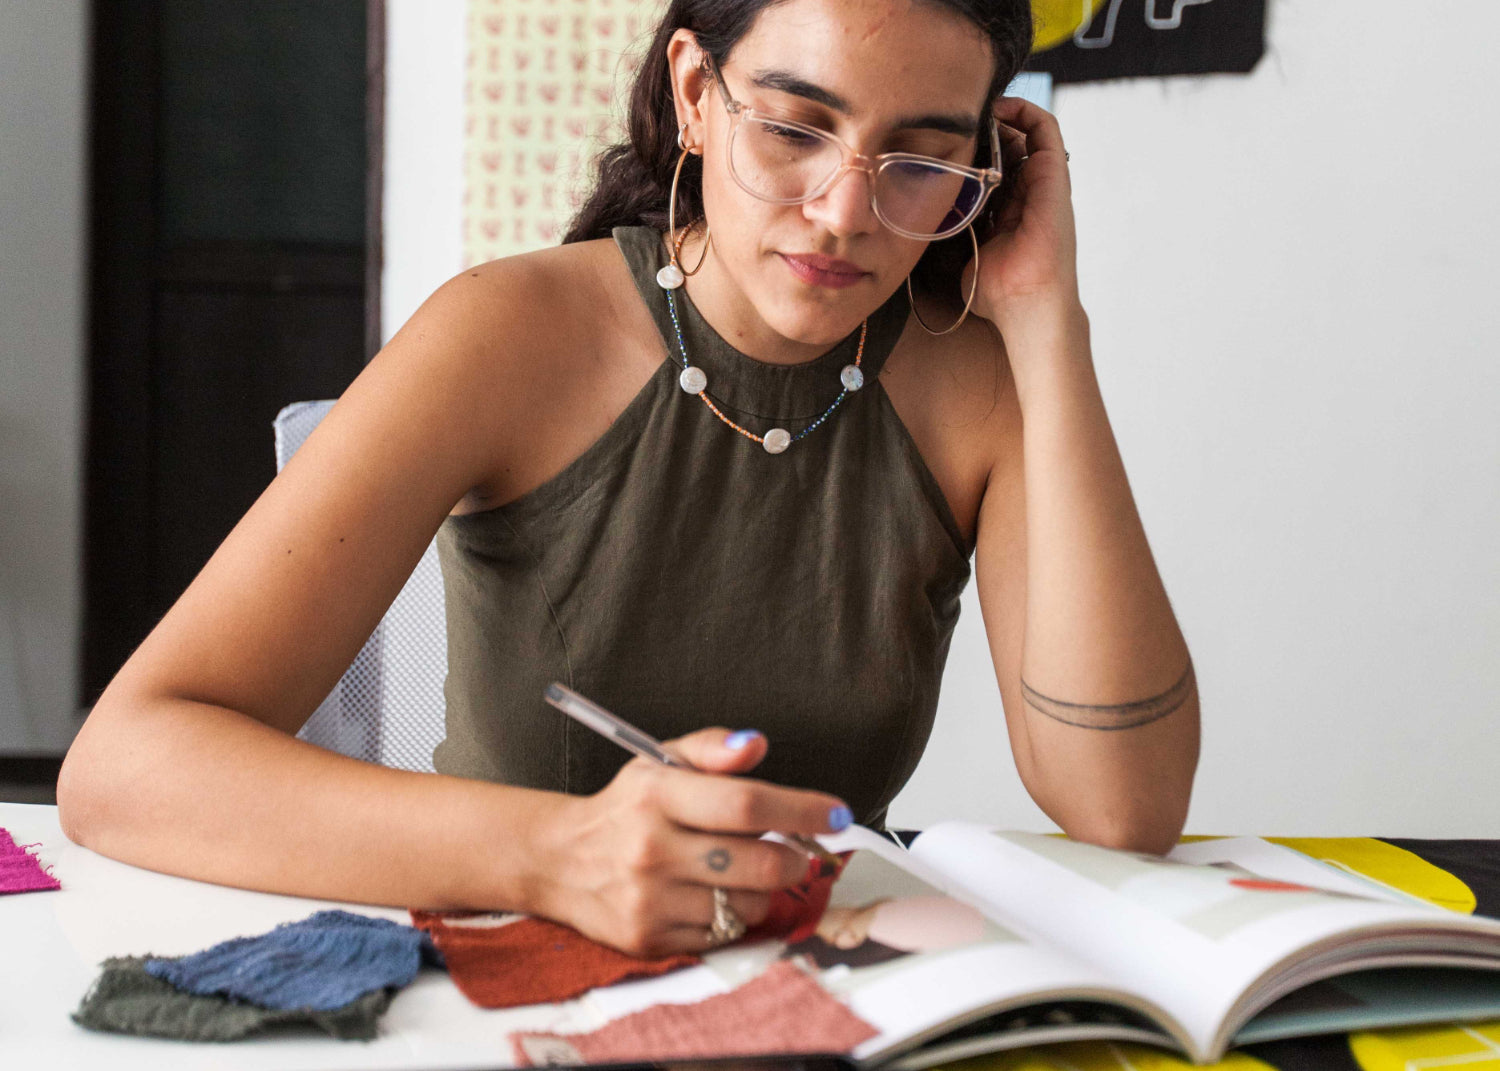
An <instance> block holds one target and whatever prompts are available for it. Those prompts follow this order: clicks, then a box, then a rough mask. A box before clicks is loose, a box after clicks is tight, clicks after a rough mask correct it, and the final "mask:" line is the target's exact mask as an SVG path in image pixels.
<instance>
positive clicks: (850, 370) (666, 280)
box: [656, 232, 870, 454]
mask: <svg viewBox="0 0 1500 1071" xmlns="http://www.w3.org/2000/svg"><path fill="white" fill-rule="evenodd" d="M686 236H687V235H686V232H684V234H683V237H684V238H685V237H686ZM681 245H682V238H679V239H678V240H677V242H676V248H678V249H680V248H681ZM674 252H675V250H674ZM705 252H706V250H705ZM672 259H673V260H674V261H675V260H676V259H677V258H676V257H675V256H674V257H673V258H672ZM684 281H685V277H684V275H683V272H682V269H681V268H679V267H678V266H677V265H676V264H675V263H672V264H668V265H667V266H666V267H664V268H662V269H661V270H660V271H659V272H657V273H656V282H657V285H658V286H660V287H661V288H662V289H663V290H665V291H666V292H667V308H668V309H669V310H670V311H671V313H672V327H673V329H674V330H675V331H676V332H677V350H678V352H679V353H680V354H681V355H682V371H681V373H679V374H678V376H677V385H678V386H679V387H681V388H682V389H683V390H684V391H686V392H687V393H688V394H696V395H697V396H698V397H700V398H702V399H703V404H704V405H706V406H708V408H709V411H710V412H712V413H713V415H714V416H716V417H718V418H719V419H720V420H722V421H723V422H724V423H725V424H728V425H729V426H730V427H731V428H733V429H734V430H735V431H737V432H739V433H740V434H741V435H743V436H744V437H745V438H747V439H749V440H750V441H751V442H757V443H760V445H761V446H762V447H763V448H764V449H765V451H766V453H768V454H780V453H782V452H784V451H785V450H786V448H787V447H788V446H791V445H792V443H794V442H796V441H797V440H798V439H801V438H802V437H803V436H805V435H807V434H809V433H810V432H811V431H812V430H813V429H814V428H816V427H817V426H818V425H819V424H821V423H823V421H825V420H827V419H828V417H829V415H830V414H832V413H833V411H834V410H835V409H837V408H838V407H839V403H840V402H842V401H843V400H844V399H845V398H847V397H848V396H849V394H850V392H851V391H857V390H859V389H860V388H861V387H863V386H864V385H865V374H864V372H863V371H861V370H860V367H859V365H860V361H861V360H863V359H864V355H865V334H866V332H867V331H868V330H869V327H870V320H869V318H868V317H866V318H865V321H864V322H863V323H862V324H860V325H859V348H858V349H857V350H856V351H855V353H854V363H853V364H846V365H844V367H843V370H842V371H841V372H839V382H840V383H842V384H843V387H844V389H843V390H841V391H839V396H838V397H837V398H835V399H834V400H833V404H832V405H830V406H829V407H828V408H827V409H825V410H823V414H822V415H821V416H820V417H818V419H817V420H814V421H813V422H812V423H811V424H809V425H808V426H807V427H805V428H803V429H802V430H801V431H799V432H798V433H797V434H796V435H793V434H792V433H791V432H789V431H787V430H786V429H785V428H772V429H771V430H770V431H768V432H766V434H765V435H764V436H760V435H757V434H755V432H753V431H750V430H749V429H748V428H742V427H740V425H738V424H736V423H735V422H734V421H732V420H730V419H729V418H728V417H727V416H725V415H724V414H723V412H722V411H720V409H719V407H718V406H717V405H715V404H714V403H713V399H711V398H710V397H709V396H708V375H707V374H706V373H705V372H704V371H703V369H701V368H698V367H696V366H695V365H693V364H692V363H691V362H690V361H689V360H688V352H687V343H686V342H685V341H683V338H682V324H681V323H680V322H678V319H677V301H676V296H675V294H674V291H676V290H678V289H680V288H681V287H682V284H683V282H684Z"/></svg>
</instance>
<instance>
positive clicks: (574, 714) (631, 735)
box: [543, 681, 844, 871]
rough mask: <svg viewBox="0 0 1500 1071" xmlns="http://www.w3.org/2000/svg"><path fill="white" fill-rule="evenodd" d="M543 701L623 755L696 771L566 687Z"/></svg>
mask: <svg viewBox="0 0 1500 1071" xmlns="http://www.w3.org/2000/svg"><path fill="white" fill-rule="evenodd" d="M543 698H545V699H546V700H547V702H549V703H551V704H552V705H553V706H555V707H556V708H557V709H558V710H560V711H562V712H563V713H564V714H566V715H568V717H570V718H572V719H573V720H574V721H577V722H581V723H582V724H584V725H587V726H588V727H589V728H590V729H592V730H594V732H596V733H598V734H599V735H600V736H602V737H604V738H605V739H606V740H613V741H614V742H615V743H617V744H619V745H620V746H621V747H622V748H624V749H625V750H626V751H629V752H633V753H634V754H636V755H639V756H640V757H641V758H643V759H650V760H651V761H652V762H657V763H660V764H661V765H663V766H676V767H678V768H680V769H684V770H694V769H697V767H695V766H692V765H690V764H689V763H686V762H684V761H683V760H682V759H679V758H676V757H675V756H673V755H672V754H671V753H670V752H669V751H667V749H666V748H664V747H662V746H661V743H660V742H659V741H657V740H655V739H653V738H652V737H651V736H649V735H647V734H646V733H643V732H641V731H640V730H639V729H637V728H636V727H635V726H634V725H631V724H630V723H629V722H628V721H626V720H625V719H623V718H621V717H619V716H618V715H616V714H611V713H610V712H609V711H607V710H605V709H604V708H603V707H601V706H600V705H599V704H598V703H595V702H594V701H593V700H592V699H588V698H587V697H585V696H581V695H579V694H578V693H577V692H575V691H573V689H571V688H569V687H567V686H566V685H562V684H558V683H557V682H556V681H553V682H552V683H551V684H549V685H547V689H546V691H545V692H544V693H543ZM775 835H776V836H777V837H778V838H781V839H783V840H785V841H787V842H788V843H790V844H792V845H793V846H795V847H797V848H800V849H801V850H802V851H804V852H806V853H807V854H808V856H809V857H811V858H813V859H817V860H818V861H819V862H821V863H824V864H825V865H827V866H831V867H833V868H834V869H835V871H837V870H838V869H840V868H842V867H843V865H844V862H843V860H842V859H840V858H839V857H838V856H836V855H834V854H833V853H832V852H830V851H829V850H828V849H827V848H825V847H823V846H822V845H821V844H819V843H818V842H817V841H815V840H813V839H812V838H811V837H804V836H802V835H801V834H800V833H777V834H775Z"/></svg>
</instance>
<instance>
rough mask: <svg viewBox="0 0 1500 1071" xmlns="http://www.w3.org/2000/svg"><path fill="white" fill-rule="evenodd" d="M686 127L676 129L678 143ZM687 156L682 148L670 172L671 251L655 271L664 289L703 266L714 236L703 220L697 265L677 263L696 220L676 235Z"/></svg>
mask: <svg viewBox="0 0 1500 1071" xmlns="http://www.w3.org/2000/svg"><path fill="white" fill-rule="evenodd" d="M686 129H687V124H686V123H683V124H682V128H681V129H679V130H678V131H677V142H678V144H679V145H680V144H681V143H682V131H683V130H686ZM687 158H688V150H687V149H686V148H684V149H683V150H682V155H681V156H679V157H678V158H677V170H676V171H674V172H673V173H672V192H671V193H670V194H669V195H668V197H667V233H668V234H670V235H671V236H672V252H671V258H670V260H669V262H668V263H667V264H666V266H665V267H663V268H662V269H661V271H659V272H657V273H656V283H657V285H658V286H660V287H661V288H662V289H664V290H676V289H677V288H678V287H679V286H681V285H682V283H683V280H684V279H686V278H687V277H688V276H689V275H696V274H697V272H698V270H699V268H702V267H703V262H704V260H706V259H707V258H708V248H709V245H710V243H712V241H713V236H714V235H713V228H712V227H708V223H707V220H705V221H704V226H705V227H708V230H707V233H705V235H704V238H703V253H702V255H701V256H699V258H698V266H697V267H695V268H694V269H693V270H692V271H689V272H685V271H683V270H682V266H681V265H680V264H678V263H677V254H678V253H679V252H681V250H682V243H683V241H685V240H686V239H687V235H688V231H690V230H692V229H693V225H694V224H695V223H697V222H698V221H697V220H694V221H693V223H689V224H688V225H687V228H686V229H685V230H684V231H683V232H682V237H681V238H679V237H677V183H678V181H679V180H681V178H682V165H683V164H684V163H685V162H686V161H687Z"/></svg>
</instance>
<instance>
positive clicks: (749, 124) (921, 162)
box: [704, 53, 1001, 241]
mask: <svg viewBox="0 0 1500 1071" xmlns="http://www.w3.org/2000/svg"><path fill="white" fill-rule="evenodd" d="M704 62H705V64H706V66H707V68H708V71H709V73H710V74H711V75H712V76H713V80H714V83H715V84H716V85H717V86H718V89H719V96H720V97H721V98H722V99H723V101H724V108H725V109H726V110H727V111H728V112H729V150H728V158H729V174H730V176H731V177H732V178H733V179H734V181H735V182H736V183H737V184H738V185H739V187H740V188H741V189H743V190H744V191H745V192H746V193H748V194H751V195H752V196H754V197H758V198H760V199H761V200H763V201H770V202H772V203H774V204H785V205H795V204H803V203H805V202H807V201H812V200H816V199H817V198H819V197H821V196H823V194H825V193H827V192H828V191H829V190H830V189H832V188H833V185H834V183H836V182H838V181H839V179H841V178H843V177H844V175H845V174H846V173H847V172H849V171H863V172H865V173H866V174H867V175H869V176H870V207H871V209H872V210H873V211H874V213H875V216H876V218H878V219H879V220H880V222H881V223H883V224H885V225H886V226H887V227H889V228H890V229H891V230H893V231H895V232H896V233H897V234H900V235H903V236H904V237H907V238H916V239H920V240H922V241H935V240H937V239H939V238H948V237H950V236H952V235H955V234H957V233H958V232H959V231H961V230H963V229H964V228H965V227H967V226H968V225H969V224H970V223H972V222H973V221H974V219H975V217H977V216H978V215H979V213H980V210H981V209H983V208H984V203H985V201H987V200H988V199H989V196H990V194H991V193H993V192H994V191H995V189H996V187H998V186H999V185H1000V178H1001V172H1000V168H999V167H998V166H997V167H985V168H979V167H965V166H963V165H962V164H955V163H951V162H949V161H947V160H939V159H937V158H936V157H933V156H922V155H920V154H918V153H909V152H884V153H880V154H879V155H878V156H866V155H864V154H863V153H859V152H855V151H854V148H853V147H852V146H851V145H850V144H849V143H848V142H846V141H844V140H843V139H842V138H840V137H839V136H838V135H836V134H834V133H832V132H830V131H827V130H819V129H818V128H817V127H815V126H808V125H807V124H805V123H799V122H797V121H796V120H794V119H790V118H787V117H785V116H781V115H777V114H775V113H773V112H768V111H763V110H761V109H759V108H753V107H751V106H749V105H747V104H742V103H741V102H739V101H737V100H735V99H734V97H733V95H732V94H730V92H729V87H728V86H727V85H725V84H724V76H723V75H722V74H721V73H720V72H719V65H718V64H717V63H716V62H715V61H714V58H713V57H712V56H710V55H708V54H707V53H705V54H704ZM989 126H990V129H989V134H990V159H991V160H992V161H994V162H996V163H997V164H998V163H999V161H1000V129H999V125H998V123H997V122H996V120H995V117H994V116H993V115H991V116H990V124H989Z"/></svg>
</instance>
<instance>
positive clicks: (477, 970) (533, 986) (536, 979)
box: [411, 911, 701, 1008]
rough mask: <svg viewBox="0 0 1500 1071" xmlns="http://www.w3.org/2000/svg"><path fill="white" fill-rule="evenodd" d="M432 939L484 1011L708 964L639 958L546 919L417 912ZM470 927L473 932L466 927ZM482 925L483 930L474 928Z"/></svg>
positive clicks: (546, 1001)
mask: <svg viewBox="0 0 1500 1071" xmlns="http://www.w3.org/2000/svg"><path fill="white" fill-rule="evenodd" d="M411 918H412V922H414V923H415V924H416V925H417V926H418V927H419V928H421V929H423V930H425V931H427V932H428V933H429V934H431V936H432V940H433V942H434V943H435V944H436V945H437V947H438V950H439V951H440V952H441V953H442V955H443V959H444V960H445V961H446V962H447V965H448V974H449V975H450V976H451V977H452V978H453V982H454V984H455V985H457V986H458V988H459V991H460V992H461V993H463V995H464V996H466V997H468V998H469V1000H471V1001H472V1002H473V1003H475V1004H477V1005H479V1006H480V1007H481V1008H513V1007H517V1006H519V1005H522V1004H551V1003H555V1002H557V1001H561V1000H571V999H572V998H574V997H576V996H579V995H581V994H583V993H586V992H588V991H589V990H590V989H594V988H596V987H597V986H602V985H613V984H614V983H615V982H622V981H624V980H625V979H627V978H649V977H654V976H656V975H659V974H666V973H667V972H668V971H673V970H676V969H677V968H679V967H689V966H692V965H693V964H695V963H699V962H701V961H700V960H699V958H698V957H697V956H666V957H664V958H662V959H637V958H635V957H634V956H627V955H626V954H625V953H623V952H619V951H616V950H615V949H613V948H610V947H608V946H606V945H601V944H600V943H599V942H597V941H593V940H590V939H589V938H587V937H585V936H583V935H582V934H581V933H579V932H578V931H577V930H574V929H572V928H570V927H567V926H563V925H560V924H558V923H556V922H551V921H548V920H547V919H539V918H531V917H529V916H516V917H513V918H503V917H502V918H500V919H498V920H497V921H498V923H499V924H498V925H494V924H484V923H487V922H488V921H489V920H491V919H495V916H493V915H491V916H484V915H479V916H476V915H474V914H472V913H451V914H445V913H440V912H430V911H413V912H412V913H411ZM465 921H469V922H470V924H469V925H465V924H464V923H465ZM475 922H479V923H481V924H478V925H475V924H474V923H475Z"/></svg>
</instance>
